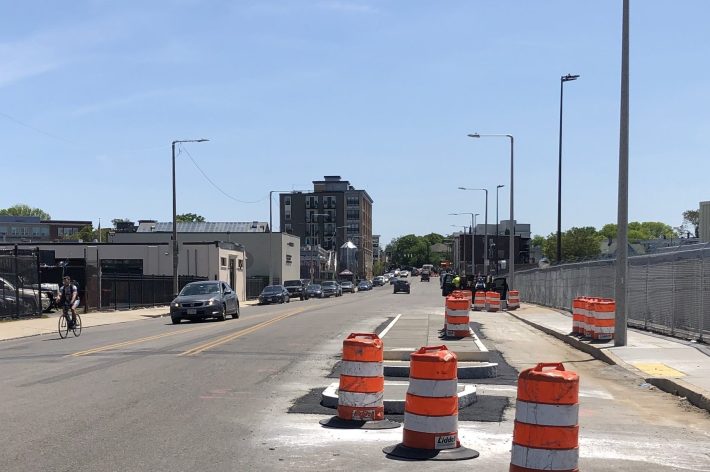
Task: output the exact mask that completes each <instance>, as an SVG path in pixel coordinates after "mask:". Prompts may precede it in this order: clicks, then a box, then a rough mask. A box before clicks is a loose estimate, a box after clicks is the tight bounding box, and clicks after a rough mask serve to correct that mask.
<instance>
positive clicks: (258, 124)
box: [0, 0, 710, 241]
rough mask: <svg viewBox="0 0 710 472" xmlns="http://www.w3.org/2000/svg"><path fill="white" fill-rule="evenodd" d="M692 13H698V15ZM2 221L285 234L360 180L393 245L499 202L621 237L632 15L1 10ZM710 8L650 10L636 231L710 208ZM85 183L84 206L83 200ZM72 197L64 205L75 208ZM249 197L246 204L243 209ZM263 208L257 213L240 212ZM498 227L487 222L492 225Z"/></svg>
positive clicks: (634, 38)
mask: <svg viewBox="0 0 710 472" xmlns="http://www.w3.org/2000/svg"><path fill="white" fill-rule="evenodd" d="M679 7H682V8H679ZM2 11H3V14H2V16H0V64H2V66H1V67H0V143H1V148H0V149H1V151H0V152H1V154H2V171H1V172H2V175H3V179H2V187H1V189H0V207H6V206H9V205H12V204H14V203H18V202H23V203H27V204H30V205H32V206H37V207H41V208H43V209H45V210H47V211H48V212H49V213H50V214H51V215H52V216H53V218H55V219H88V220H93V221H94V222H97V221H98V219H99V218H101V219H102V221H103V222H104V225H105V224H106V223H108V221H109V220H111V219H112V218H118V217H129V218H132V219H139V218H155V219H159V220H169V218H170V214H171V182H170V142H171V141H172V140H173V139H190V138H201V137H206V138H209V139H210V140H211V141H210V142H209V143H202V144H190V145H187V147H186V149H187V150H188V151H189V153H190V155H191V156H192V158H193V159H194V160H195V161H196V162H197V163H198V164H199V166H200V167H201V168H202V169H203V170H204V171H205V172H206V173H207V175H208V176H209V177H210V179H212V181H214V183H215V184H216V185H218V186H219V187H221V188H222V190H223V191H224V192H226V193H228V194H229V195H230V196H231V197H233V198H227V197H225V196H224V195H223V194H222V193H220V191H219V190H217V189H216V188H214V187H213V186H212V185H211V184H209V183H208V182H207V181H206V180H205V178H204V177H203V176H202V175H201V174H200V173H199V171H198V170H197V169H196V168H195V166H194V165H193V163H192V162H191V161H190V159H189V156H188V155H187V154H186V153H184V152H183V153H182V154H181V155H180V156H179V157H178V161H177V168H178V172H177V174H178V212H195V213H199V214H202V215H204V216H205V217H207V218H208V219H209V220H212V221H249V220H268V202H267V198H266V196H267V194H268V191H269V190H274V189H278V190H280V189H300V188H304V187H305V188H307V187H310V185H311V184H310V182H311V181H312V180H315V179H319V178H321V177H322V176H323V175H341V176H343V178H345V179H348V180H350V181H351V182H352V183H353V184H354V185H355V186H356V187H358V188H364V189H366V190H367V191H368V192H369V193H370V195H371V196H372V197H373V199H374V200H375V203H374V209H373V220H374V221H373V227H374V232H375V233H380V234H382V236H383V238H384V240H385V241H388V240H389V239H390V238H392V237H396V236H398V235H402V234H406V233H417V234H424V233H428V232H432V231H436V232H441V233H446V232H450V231H452V230H453V229H454V228H451V227H450V225H451V224H465V223H466V222H467V221H470V220H469V219H468V218H467V217H453V216H448V215H447V214H448V213H450V212H457V211H461V212H465V211H466V212H471V211H474V212H477V213H481V214H483V213H484V202H483V194H482V193H478V192H476V193H473V192H462V191H459V190H456V188H457V187H458V186H468V187H482V186H484V187H488V188H490V189H491V198H490V202H489V221H490V222H491V223H493V221H494V215H495V198H494V195H495V186H496V185H497V184H505V185H506V187H505V188H504V189H502V190H501V193H500V215H501V219H504V218H507V217H508V205H509V203H508V184H509V167H508V156H509V154H508V146H507V143H506V141H504V140H497V139H487V140H485V139H481V140H473V139H470V138H467V137H466V134H467V133H470V132H473V131H479V132H481V133H512V134H514V135H515V138H516V150H515V151H516V187H515V190H516V192H515V201H516V210H515V213H516V217H517V220H518V221H521V222H527V223H530V224H531V225H532V229H533V232H534V233H536V234H548V233H550V232H552V231H554V230H555V228H556V220H557V213H556V211H557V207H556V205H557V203H556V202H557V200H556V199H557V185H556V182H557V139H558V120H559V115H558V113H559V77H560V75H563V74H566V73H574V74H580V75H581V78H580V79H579V80H578V81H576V82H572V83H568V84H567V85H566V86H565V121H564V127H565V133H564V146H563V150H564V171H563V179H564V180H563V199H564V200H563V227H564V228H569V227H571V226H586V225H592V226H596V227H600V226H602V225H603V224H605V223H608V222H615V221H616V195H617V166H618V135H619V131H618V129H619V82H620V79H619V71H620V36H621V1H620V0H618V1H611V0H597V1H594V2H582V1H556V0H546V1H536V2H531V1H528V0H519V1H475V0H465V1H446V2H444V1H433V0H432V1H416V0H400V1H394V0H392V1H387V0H382V1H374V0H363V1H360V0H301V1H278V2H277V1H265V0H259V1H224V2H219V1H211V2H204V1H197V0H179V1H173V2H158V1H156V2H138V1H122V2H108V1H103V0H87V1H72V2H50V1H46V2H41V1H33V2H12V1H9V0H4V1H3V2H2ZM709 16H710V2H706V1H702V0H697V1H684V2H682V3H678V2H668V1H665V2H662V1H654V0H644V1H643V2H641V1H633V2H632V4H631V137H630V143H631V144H630V156H631V157H630V158H631V161H630V173H631V178H630V207H629V217H630V219H631V220H641V221H646V220H658V221H663V222H666V223H668V224H671V225H673V226H676V225H678V224H680V223H681V213H682V212H683V211H684V210H686V209H689V208H697V206H698V202H699V201H701V200H708V199H710V198H709V197H710V195H709V194H708V185H707V179H708V175H710V160H709V159H708V151H707V150H708V141H707V137H708V136H709V135H710V117H709V116H710V114H709V113H708V110H709V109H710V79H709V77H708V73H709V66H710V61H708V51H709V50H710V48H709V46H710V28H707V18H708V17H709ZM65 181H66V182H69V183H70V187H69V189H67V188H65V186H64V184H63V182H65ZM65 195H66V197H65ZM235 199H236V200H235ZM237 200H241V201H243V202H256V203H241V202H240V201H237ZM479 221H481V220H479Z"/></svg>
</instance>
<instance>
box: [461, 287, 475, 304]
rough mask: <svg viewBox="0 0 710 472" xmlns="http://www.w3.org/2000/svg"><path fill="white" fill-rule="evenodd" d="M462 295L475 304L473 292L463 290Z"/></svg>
mask: <svg viewBox="0 0 710 472" xmlns="http://www.w3.org/2000/svg"><path fill="white" fill-rule="evenodd" d="M461 294H462V295H463V297H464V298H467V299H469V300H470V301H471V303H473V292H472V291H470V290H461Z"/></svg>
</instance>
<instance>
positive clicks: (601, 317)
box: [592, 299, 616, 340]
mask: <svg viewBox="0 0 710 472" xmlns="http://www.w3.org/2000/svg"><path fill="white" fill-rule="evenodd" d="M615 319H616V302H615V301H614V300H611V299H603V300H600V301H598V302H596V304H595V309H594V326H593V327H592V339H600V340H604V339H614V323H615Z"/></svg>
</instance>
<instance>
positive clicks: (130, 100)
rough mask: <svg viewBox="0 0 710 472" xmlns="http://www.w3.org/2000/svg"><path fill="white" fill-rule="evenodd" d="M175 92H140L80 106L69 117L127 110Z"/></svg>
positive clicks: (167, 90) (169, 90) (161, 90)
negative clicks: (132, 106) (112, 110)
mask: <svg viewBox="0 0 710 472" xmlns="http://www.w3.org/2000/svg"><path fill="white" fill-rule="evenodd" d="M175 92H176V90H175V89H160V90H150V91H147V92H140V93H136V94H133V95H128V96H125V97H116V98H111V99H108V100H104V101H100V102H96V103H90V104H87V105H83V106H80V107H78V108H76V109H75V110H73V111H71V112H69V114H68V115H69V116H71V117H73V118H79V117H82V116H85V115H90V114H92V113H98V112H103V111H105V110H108V109H116V108H125V107H128V106H131V105H133V104H134V103H136V102H143V101H145V100H150V99H152V98H158V97H165V96H169V95H172V94H174V93H175Z"/></svg>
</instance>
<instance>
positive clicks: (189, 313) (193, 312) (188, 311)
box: [187, 308, 197, 315]
mask: <svg viewBox="0 0 710 472" xmlns="http://www.w3.org/2000/svg"><path fill="white" fill-rule="evenodd" d="M187 314H188V315H196V314H197V310H195V309H194V308H192V309H188V310H187Z"/></svg>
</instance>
